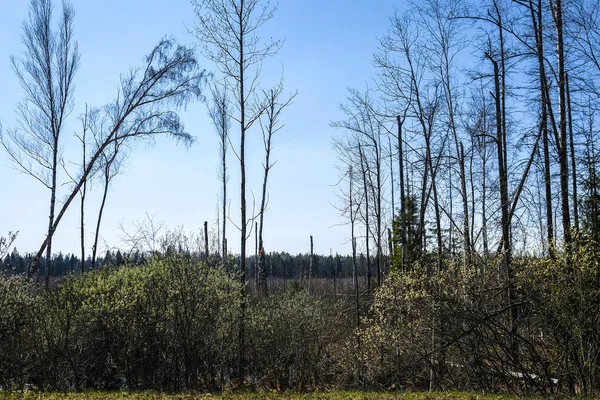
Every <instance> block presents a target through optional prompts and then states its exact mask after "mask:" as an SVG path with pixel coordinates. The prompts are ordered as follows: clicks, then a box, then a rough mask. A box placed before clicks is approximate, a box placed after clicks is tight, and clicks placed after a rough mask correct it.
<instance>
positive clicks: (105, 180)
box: [91, 132, 124, 269]
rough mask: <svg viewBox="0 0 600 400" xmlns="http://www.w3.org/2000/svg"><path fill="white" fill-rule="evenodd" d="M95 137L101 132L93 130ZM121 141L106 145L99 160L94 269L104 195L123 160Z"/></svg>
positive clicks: (93, 247) (101, 135) (100, 135)
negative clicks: (98, 206) (99, 189)
mask: <svg viewBox="0 0 600 400" xmlns="http://www.w3.org/2000/svg"><path fill="white" fill-rule="evenodd" d="M94 133H95V135H94V136H96V138H97V139H100V140H101V138H102V137H103V134H102V133H101V132H94ZM121 144H122V141H115V142H113V144H112V145H111V146H110V147H107V148H106V149H105V151H103V152H102V156H101V162H100V165H99V169H100V170H101V172H102V201H101V203H100V209H99V210H98V218H97V220H96V232H95V233H94V245H93V246H92V265H91V269H96V268H97V265H96V254H97V251H98V238H99V236H100V224H101V222H102V215H103V213H104V206H105V205H106V197H107V195H108V188H109V186H110V183H111V181H112V180H113V178H114V177H115V176H116V175H118V174H119V172H120V170H121V165H122V162H123V157H124V155H123V154H122V153H121V150H120V147H121Z"/></svg>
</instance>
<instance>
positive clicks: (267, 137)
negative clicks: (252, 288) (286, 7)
mask: <svg viewBox="0 0 600 400" xmlns="http://www.w3.org/2000/svg"><path fill="white" fill-rule="evenodd" d="M282 92H283V80H282V81H281V82H280V83H279V85H277V86H276V87H275V88H274V89H271V91H270V92H267V93H265V96H266V98H267V100H266V104H267V105H268V106H267V108H266V110H265V113H264V115H263V117H264V118H261V120H260V128H261V130H262V136H263V145H264V148H265V162H264V164H263V170H264V175H263V185H262V196H261V201H260V210H259V222H258V254H259V259H258V272H259V284H260V286H261V290H262V292H263V294H265V295H266V294H267V273H266V272H267V270H266V268H265V247H264V240H263V228H264V221H265V211H266V209H267V208H266V207H267V182H268V179H269V172H270V171H271V168H272V167H273V166H274V165H275V163H276V162H277V161H275V162H272V161H271V150H272V148H273V135H274V134H275V133H277V132H279V131H280V130H281V129H282V128H283V125H281V124H280V122H279V116H280V115H281V112H282V111H283V109H284V108H286V107H287V106H288V105H290V104H291V102H292V101H293V100H294V97H296V94H297V92H296V93H293V94H291V95H290V96H289V97H288V98H287V99H286V100H283V101H281V100H280V99H279V97H280V96H281V94H282ZM263 119H264V121H263Z"/></svg>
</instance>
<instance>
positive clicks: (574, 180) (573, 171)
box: [565, 74, 579, 232]
mask: <svg viewBox="0 0 600 400" xmlns="http://www.w3.org/2000/svg"><path fill="white" fill-rule="evenodd" d="M565 79H566V90H567V111H568V118H569V147H570V150H571V184H572V185H573V222H574V224H575V230H576V231H577V232H578V231H579V199H578V198H577V160H576V159H575V139H574V137H573V136H574V134H573V110H572V109H571V91H570V90H569V74H565Z"/></svg>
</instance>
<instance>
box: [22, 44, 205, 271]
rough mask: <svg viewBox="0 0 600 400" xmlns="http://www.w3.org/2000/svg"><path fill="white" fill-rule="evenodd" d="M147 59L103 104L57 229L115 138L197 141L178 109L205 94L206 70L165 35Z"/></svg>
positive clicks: (123, 140) (56, 221)
mask: <svg viewBox="0 0 600 400" xmlns="http://www.w3.org/2000/svg"><path fill="white" fill-rule="evenodd" d="M145 61H146V63H145V65H144V67H143V68H140V69H133V70H131V71H130V72H129V73H127V74H125V75H123V76H122V77H121V85H120V88H119V93H118V95H117V97H116V99H115V100H114V101H113V102H112V103H110V104H109V105H107V106H106V107H104V108H103V112H104V113H106V115H107V127H106V129H105V130H104V129H103V132H104V134H103V136H102V137H101V138H100V139H99V140H98V143H97V145H96V146H95V148H94V149H92V151H91V153H90V154H91V156H90V157H89V160H88V162H87V164H86V166H85V167H84V168H82V171H81V172H80V174H79V175H78V178H77V179H76V183H75V184H73V185H72V188H71V191H70V193H69V195H68V196H67V197H66V200H65V201H64V203H63V205H62V207H61V209H60V211H59V212H58V214H57V216H56V218H55V219H54V224H53V225H52V227H51V229H52V232H55V231H56V228H57V227H58V225H59V223H60V221H61V219H62V217H63V216H64V214H65V212H66V211H67V209H68V208H69V206H70V205H71V202H72V201H73V199H74V198H75V197H76V196H77V193H79V191H80V189H81V188H82V187H83V184H84V182H85V181H86V180H87V179H88V178H89V176H90V175H91V174H92V173H93V171H94V170H95V169H96V168H98V165H99V163H100V162H101V158H102V155H103V154H104V152H105V151H107V150H108V149H109V148H110V147H111V146H115V143H121V144H122V145H125V144H127V145H129V146H132V145H133V144H134V142H135V141H136V140H143V139H146V140H152V139H153V138H154V137H156V136H158V135H169V136H171V137H173V138H175V139H177V140H179V141H182V142H184V143H186V144H190V143H191V142H192V141H193V138H192V136H191V135H190V134H189V133H188V132H186V131H185V129H184V126H183V123H182V122H181V120H180V118H179V115H178V114H177V112H176V111H177V110H178V109H179V107H181V106H182V105H185V104H187V102H189V101H190V100H191V99H193V98H198V97H200V95H201V87H202V85H203V84H204V81H205V72H204V71H201V70H199V67H198V63H197V61H196V58H195V56H194V53H193V51H192V50H191V49H188V48H186V47H183V46H179V45H177V44H176V43H175V41H174V40H172V39H163V40H161V41H160V42H159V43H158V44H157V45H156V46H155V47H154V49H153V50H152V51H151V52H150V54H149V55H148V56H147V57H146V58H145ZM48 241H49V237H46V239H45V240H44V242H43V243H42V245H41V246H40V249H39V250H38V252H37V254H36V255H35V257H34V259H33V261H32V266H31V270H35V266H36V264H37V262H38V261H39V259H40V257H41V256H42V253H43V252H44V250H45V249H46V247H47V245H48Z"/></svg>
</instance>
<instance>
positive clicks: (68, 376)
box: [0, 238, 600, 395]
mask: <svg viewBox="0 0 600 400" xmlns="http://www.w3.org/2000/svg"><path fill="white" fill-rule="evenodd" d="M599 255H600V249H599V245H598V243H597V242H596V241H594V240H592V239H589V238H588V239H577V240H576V242H575V244H573V245H572V247H571V248H570V249H567V250H565V251H564V252H562V253H558V252H557V256H556V258H555V259H534V258H515V259H514V260H513V268H514V278H513V281H509V280H508V276H507V274H506V273H505V271H504V270H503V268H502V265H501V263H500V262H496V260H494V259H479V260H478V261H477V262H475V263H474V264H473V267H472V268H470V269H465V268H464V267H463V266H462V263H461V262H460V260H453V259H452V258H451V257H448V258H447V259H445V260H444V263H443V265H444V268H443V269H442V270H436V269H434V268H431V266H430V265H429V264H430V263H435V265H438V264H437V261H436V260H434V259H432V256H427V257H425V256H424V257H421V258H420V259H419V260H416V261H414V262H412V263H411V264H410V268H406V269H405V270H404V271H401V270H399V269H396V270H390V271H387V272H386V275H385V276H386V278H385V280H384V282H383V284H382V286H381V287H380V288H378V289H375V290H374V291H373V292H372V293H367V291H366V287H364V286H362V285H361V291H360V293H359V295H360V297H359V303H360V308H359V312H360V314H361V319H360V328H357V326H356V312H357V311H356V308H355V300H356V298H355V293H354V292H353V289H354V288H353V286H352V285H348V284H346V285H344V284H340V285H339V286H338V288H337V291H334V290H332V289H333V287H332V286H333V280H325V281H323V280H320V281H319V282H317V280H316V279H315V280H312V281H310V280H306V281H304V282H301V281H291V282H290V283H289V284H288V285H287V286H286V287H285V288H284V287H283V286H282V285H281V282H278V281H271V283H270V284H271V287H270V289H269V295H268V296H264V295H260V294H258V291H255V290H248V291H247V293H248V294H247V296H248V297H247V309H246V318H245V320H244V323H245V334H246V338H247V340H246V341H245V348H244V349H241V353H240V349H239V348H238V347H237V346H238V341H237V335H238V332H239V325H238V324H239V323H240V321H241V319H240V318H239V317H240V316H239V313H240V307H239V304H240V301H241V297H240V286H239V285H241V283H240V281H239V277H238V276H237V275H235V274H233V273H232V272H230V271H234V270H235V266H230V268H222V267H221V266H219V265H212V264H207V263H206V262H205V261H204V260H202V259H200V258H199V257H197V256H195V255H192V254H189V253H185V252H181V253H175V252H172V251H171V252H167V253H166V254H162V255H157V256H155V257H152V258H149V259H148V260H146V261H144V262H143V264H141V265H125V266H122V267H119V268H110V267H105V268H102V269H100V270H99V271H95V272H89V273H85V274H77V275H70V276H67V277H64V278H61V279H60V280H58V281H56V282H54V283H53V284H51V285H50V286H49V287H48V288H45V287H44V286H43V285H38V284H36V283H35V282H32V281H30V280H28V279H26V278H24V277H22V276H19V275H2V277H1V278H0V387H1V388H2V389H13V390H14V389H21V388H23V387H25V386H28V387H31V388H37V389H40V390H89V389H102V390H114V389H120V388H129V389H135V390H142V389H156V390H164V391H177V390H191V389H194V390H214V389H225V388H230V387H249V388H272V389H288V388H292V389H299V390H306V389H313V388H316V387H319V388H322V387H344V388H369V389H421V390H428V389H432V390H448V389H461V390H477V391H485V392H513V393H529V394H542V395H549V394H552V393H568V392H571V393H594V392H597V391H598V389H599V385H600V379H599V378H600V362H599V360H600V298H599V296H600V270H599V268H600V261H599V260H600V258H599V257H598V256H599ZM232 267H233V268H232ZM432 271H433V272H432ZM346 283H347V282H346ZM338 284H339V282H338ZM249 285H251V284H249ZM511 287H512V288H516V289H515V292H514V293H513V294H512V295H510V294H509V293H508V291H509V288H511ZM250 289H252V288H250ZM240 354H242V355H243V371H244V374H243V376H244V378H243V379H242V380H239V379H236V378H237V370H236V368H237V363H238V357H239V355H240Z"/></svg>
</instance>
